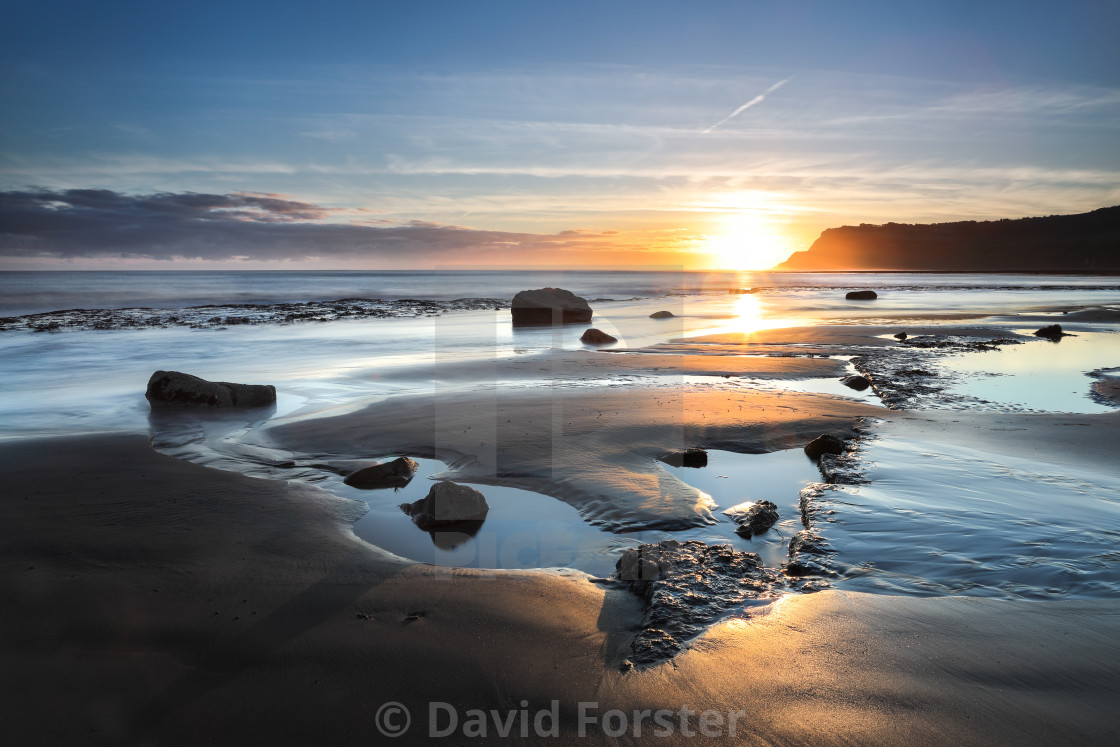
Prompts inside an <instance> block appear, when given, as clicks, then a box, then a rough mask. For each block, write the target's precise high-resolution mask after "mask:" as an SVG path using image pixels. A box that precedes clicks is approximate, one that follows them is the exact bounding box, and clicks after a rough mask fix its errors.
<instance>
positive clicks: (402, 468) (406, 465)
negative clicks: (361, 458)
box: [343, 457, 420, 490]
mask: <svg viewBox="0 0 1120 747" xmlns="http://www.w3.org/2000/svg"><path fill="white" fill-rule="evenodd" d="M419 469H420V465H419V464H417V463H416V462H415V461H413V460H412V459H409V458H408V457H400V458H398V459H394V460H393V461H391V462H382V463H381V464H375V465H373V466H372V467H365V468H363V469H360V470H358V471H357V472H352V473H350V474H349V475H347V476H346V479H345V480H343V482H344V483H346V484H347V485H349V486H350V487H353V488H362V489H363V490H375V489H378V488H403V487H404V486H405V485H408V483H409V481H411V480H412V476H413V475H415V474H416V472H417V470H419Z"/></svg>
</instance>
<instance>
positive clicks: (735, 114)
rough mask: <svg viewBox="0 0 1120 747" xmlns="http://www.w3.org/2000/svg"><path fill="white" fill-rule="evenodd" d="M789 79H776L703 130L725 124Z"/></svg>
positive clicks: (709, 130)
mask: <svg viewBox="0 0 1120 747" xmlns="http://www.w3.org/2000/svg"><path fill="white" fill-rule="evenodd" d="M791 80H792V78H786V79H785V80H779V81H778V82H777V83H775V84H774V85H772V86H770V87H769V88H767V89H766V90H765V91H763V92H762V93H760V94H758V95H757V96H755V97H754V98H753V99H751V100H750V101H748V102H747V103H745V104H743V105H742V106H740V107H739V108H738V109H736V110H735V111H733V112H731V113H730V114H728V115H727V116H726V117H724V118H723V119H721V120H720V121H718V122H716V123H715V124H714V125H712V126H711V127H709V128H708V129H706V130H704V132H705V134H706V133H709V132H711V131H712V130H714V129H715V128H717V127H719V126H720V125H723V124H727V123H728V122H730V121H731V120H733V119H735V117H737V116H739V115H740V114H742V113H743V112H745V111H746V110H747V109H750V108H751V107H752V106H754V105H755V104H759V103H762V101H763V100H764V99H765V98H766V97H767V96H769V95H770V94H772V93H774V91H777V90H778V89H779V88H781V87H782V86H784V85H785V84H786V83H789V82H790V81H791Z"/></svg>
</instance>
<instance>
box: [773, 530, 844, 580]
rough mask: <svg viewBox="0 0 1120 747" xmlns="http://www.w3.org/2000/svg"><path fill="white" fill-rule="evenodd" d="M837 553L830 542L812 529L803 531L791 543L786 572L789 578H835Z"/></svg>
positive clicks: (794, 536)
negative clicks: (833, 565) (834, 559)
mask: <svg viewBox="0 0 1120 747" xmlns="http://www.w3.org/2000/svg"><path fill="white" fill-rule="evenodd" d="M835 555H836V551H835V550H833V549H832V547H831V546H830V545H829V544H828V541H827V540H826V539H825V538H824V537H822V536H821V535H820V534H818V533H817V532H815V531H814V530H812V529H802V530H801V531H800V532H798V533H797V534H795V535H793V538H792V539H790V541H789V558H790V559H789V561H788V562H786V564H785V567H784V569H783V570H784V571H785V573H786V575H787V576H798V577H800V576H835V575H836V571H834V570H833V569H832V568H831V561H832V558H833V557H834V556H835Z"/></svg>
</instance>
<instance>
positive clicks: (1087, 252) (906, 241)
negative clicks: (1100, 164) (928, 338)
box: [774, 206, 1120, 272]
mask: <svg viewBox="0 0 1120 747" xmlns="http://www.w3.org/2000/svg"><path fill="white" fill-rule="evenodd" d="M774 269H776V270H785V271H796V272H814V271H828V270H918V271H941V272H1000V271H1003V272H1015V271H1030V272H1115V271H1120V206H1115V207H1106V208H1101V209H1099V210H1094V211H1092V212H1090V213H1081V214H1078V215H1051V216H1047V217H1044V218H1019V219H1017V220H1009V219H1003V220H996V221H982V222H978V221H960V222H957V223H932V224H906V223H887V224H884V225H872V224H868V223H864V224H861V225H859V226H842V227H840V228H829V229H827V230H825V231H824V232H822V233H821V235H820V238H818V239H817V240H816V241H814V242H813V245H812V246H811V247H809V249H808V250H806V251H801V252H797V253H795V254H794V255H793V256H791V257H790V258H789V259H788V260H786V261H785V262H783V263H782V264H780V265H778V266H777V267H776V268H774Z"/></svg>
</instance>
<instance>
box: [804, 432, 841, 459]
mask: <svg viewBox="0 0 1120 747" xmlns="http://www.w3.org/2000/svg"><path fill="white" fill-rule="evenodd" d="M805 453H806V454H808V455H809V458H810V459H814V460H815V459H820V458H821V454H843V453H844V442H843V441H841V440H840V439H839V438H837V437H836V436H832V435H829V434H827V433H825V434H823V435H820V436H817V437H816V438H814V439H813V440H812V441H810V442H809V443H807V444H805Z"/></svg>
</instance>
